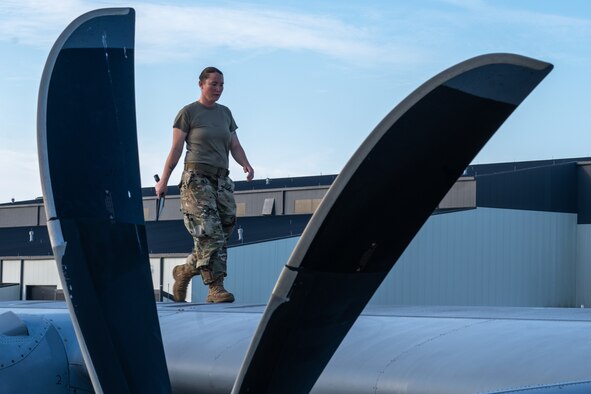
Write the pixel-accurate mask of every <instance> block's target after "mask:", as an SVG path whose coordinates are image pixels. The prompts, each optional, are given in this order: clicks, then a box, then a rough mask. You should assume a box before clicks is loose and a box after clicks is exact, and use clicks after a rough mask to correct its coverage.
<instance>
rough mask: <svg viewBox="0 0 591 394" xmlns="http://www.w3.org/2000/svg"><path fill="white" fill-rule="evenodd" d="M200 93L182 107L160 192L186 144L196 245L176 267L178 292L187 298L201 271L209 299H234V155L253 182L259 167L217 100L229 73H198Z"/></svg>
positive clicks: (184, 187) (189, 218)
mask: <svg viewBox="0 0 591 394" xmlns="http://www.w3.org/2000/svg"><path fill="white" fill-rule="evenodd" d="M199 88H200V89H201V97H199V100H197V101H196V102H194V103H191V104H188V105H186V106H185V107H183V108H182V109H181V110H180V111H179V113H178V115H177V116H176V118H175V120H174V124H173V129H172V148H171V149H170V153H169V154H168V158H167V159H166V163H165V165H164V170H163V171H162V178H161V179H160V181H159V182H158V183H157V184H156V195H157V196H158V197H162V196H164V195H165V194H166V191H167V183H168V180H169V178H170V175H171V173H172V171H173V169H174V168H175V166H176V164H177V163H178V161H179V159H180V157H181V154H182V151H183V147H184V145H185V142H186V144H187V153H186V155H185V168H184V171H183V175H182V178H181V183H180V185H179V186H180V193H181V212H182V213H183V218H184V222H185V226H186V227H187V230H188V231H189V233H190V234H191V236H192V237H193V241H194V244H195V247H194V249H193V252H192V253H191V254H190V255H189V256H188V257H187V261H186V263H185V264H183V265H177V266H176V267H174V269H173V271H172V276H173V277H174V280H175V282H174V286H173V288H172V292H173V296H174V299H175V300H176V301H179V302H180V301H185V298H186V296H187V287H188V285H189V282H190V280H191V278H192V277H193V276H195V275H201V278H202V279H203V283H204V284H205V285H208V286H209V293H208V295H207V300H206V301H207V302H233V301H234V295H232V293H229V292H228V291H227V290H226V289H224V277H225V276H226V275H227V272H226V266H227V257H228V255H227V241H228V239H229V237H230V234H232V230H234V225H235V224H236V203H235V201H234V193H233V192H234V182H232V180H231V179H230V178H229V177H228V174H229V171H228V165H229V153H232V157H233V158H234V160H236V162H237V163H238V164H240V165H241V166H242V168H243V169H244V172H245V173H246V174H247V175H246V179H247V180H248V181H251V180H252V179H253V177H254V169H253V168H252V166H251V165H250V163H249V162H248V159H247V158H246V153H245V152H244V149H243V148H242V145H240V141H239V140H238V136H237V135H236V129H237V128H238V126H236V123H235V122H234V118H233V117H232V113H231V112H230V110H229V109H228V108H227V107H225V106H223V105H221V104H218V103H217V101H218V100H219V98H220V96H221V95H222V91H223V90H224V76H223V74H222V72H221V71H220V70H218V69H217V68H215V67H207V68H205V69H204V70H203V71H202V72H201V75H199Z"/></svg>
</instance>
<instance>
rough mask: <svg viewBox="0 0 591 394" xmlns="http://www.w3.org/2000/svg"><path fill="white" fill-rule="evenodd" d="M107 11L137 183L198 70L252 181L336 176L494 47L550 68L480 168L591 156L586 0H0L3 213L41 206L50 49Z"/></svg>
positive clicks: (152, 163)
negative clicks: (393, 116)
mask: <svg viewBox="0 0 591 394" xmlns="http://www.w3.org/2000/svg"><path fill="white" fill-rule="evenodd" d="M114 6H115V7H122V6H131V7H133V8H135V10H136V17H137V19H136V52H135V56H136V105H137V120H138V138H139V151H140V167H141V172H142V182H143V183H144V186H151V185H152V184H153V180H152V175H153V174H155V173H159V172H161V170H162V166H163V164H164V160H165V158H166V155H167V153H168V150H169V148H170V143H171V136H172V134H171V125H172V121H173V119H174V116H175V115H176V113H177V111H178V110H179V109H180V108H181V107H182V106H183V105H185V104H187V103H189V102H192V101H194V100H196V99H197V98H198V96H199V90H198V87H197V75H198V74H199V72H200V71H201V69H202V68H204V67H205V66H208V65H214V66H216V67H218V68H220V69H222V71H223V72H224V76H225V85H226V86H225V91H224V94H223V96H222V98H221V99H220V103H222V104H225V105H227V106H229V107H230V109H231V110H232V112H233V114H234V117H235V119H236V122H237V123H238V126H239V129H238V135H239V137H240V140H241V141H242V145H243V146H244V148H245V150H246V152H247V154H248V156H249V159H250V161H251V163H252V165H253V167H254V168H255V171H256V174H255V177H256V178H266V177H271V178H273V177H285V176H300V175H318V174H334V173H338V172H339V171H340V170H341V168H342V167H343V166H344V165H345V163H346V162H347V160H348V159H349V157H350V156H351V155H352V154H353V153H354V151H355V150H356V149H357V147H358V146H359V144H361V142H362V141H363V140H364V139H365V137H366V136H367V135H368V134H369V132H370V131H371V130H372V129H373V128H374V126H375V125H376V124H377V123H378V122H379V121H380V120H381V119H382V118H383V117H384V116H385V115H386V114H387V113H388V112H389V111H390V110H391V109H392V108H393V107H394V106H395V105H396V104H398V103H399V102H400V101H401V100H402V99H403V98H404V97H406V96H407V95H408V94H410V93H411V92H412V91H413V90H414V89H415V88H417V87H418V86H419V85H420V84H422V83H423V82H425V81H426V80H428V79H429V78H431V77H432V76H434V75H435V74H437V73H439V72H440V71H442V70H444V69H446V68H448V67H450V66H452V65H454V64H456V63H458V62H460V61H463V60H465V59H467V58H470V57H473V56H477V55H481V54H484V53H491V52H512V53H518V54H521V55H525V56H530V57H534V58H538V59H540V60H544V61H547V62H550V63H553V64H554V66H555V69H554V71H553V72H552V73H551V74H550V75H549V76H548V77H547V79H546V80H544V81H543V82H542V84H541V85H540V86H539V87H538V88H537V89H536V90H535V91H534V92H533V93H532V95H530V97H528V98H527V99H526V101H525V102H524V103H523V104H522V106H521V107H520V108H518V109H517V111H516V112H515V113H514V114H513V115H512V117H511V118H509V120H508V121H507V122H506V123H505V124H504V125H503V126H502V128H501V129H500V130H499V132H498V133H497V134H496V135H495V136H494V137H493V139H492V140H491V141H490V142H489V143H488V144H487V146H485V147H484V149H483V150H482V151H481V153H480V154H479V155H478V157H477V158H476V160H475V161H474V163H493V162H505V161H524V160H538V159H552V158H566V157H579V156H591V100H590V97H589V96H590V88H591V2H589V1H587V0H563V1H559V0H554V1H550V0H531V1H526V0H519V1H510V0H497V1H486V0H415V1H410V0H408V1H402V0H400V1H394V0H392V1H390V0H382V1H371V0H367V1H361V0H359V1H347V2H344V1H340V0H331V1H328V0H326V1H322V0H320V1H305V0H299V1H295V0H294V1H292V0H289V1H215V2H212V1H197V0H195V1H189V0H186V1H168V2H165V1H130V2H125V3H124V2H120V1H90V0H56V1H51V2H46V1H40V0H2V1H1V2H0V51H1V53H2V56H1V58H2V61H1V62H0V178H1V179H2V187H1V188H0V202H7V201H10V199H11V198H13V197H14V198H16V199H17V200H27V199H32V198H35V197H37V196H40V195H41V186H40V181H39V175H38V163H37V153H36V152H37V148H36V106H37V93H38V88H39V80H40V76H41V72H42V70H43V67H44V64H45V61H46V58H47V55H48V53H49V51H50V49H51V46H52V45H53V43H54V42H55V40H56V38H57V37H58V36H59V34H60V33H61V32H62V30H63V29H64V28H65V27H66V26H67V25H68V24H69V23H70V22H71V21H72V20H73V19H75V18H76V17H77V16H78V15H80V14H82V13H84V12H87V11H90V10H92V9H96V8H103V7H114ZM230 170H231V172H232V174H233V178H234V179H235V180H243V179H244V176H243V174H242V172H241V171H240V170H239V169H238V167H237V166H236V165H232V166H231V168H230ZM179 177H180V170H179V168H177V169H176V170H175V173H173V176H172V180H174V181H175V182H176V179H177V178H179Z"/></svg>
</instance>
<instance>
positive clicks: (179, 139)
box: [156, 128, 187, 197]
mask: <svg viewBox="0 0 591 394" xmlns="http://www.w3.org/2000/svg"><path fill="white" fill-rule="evenodd" d="M186 138H187V133H185V132H184V131H183V130H181V129H177V128H173V129H172V147H171V148H170V153H169V154H168V157H167V158H166V162H165V163H164V169H163V170H162V176H161V177H160V182H158V183H156V195H157V196H158V197H162V196H164V195H166V192H167V191H168V180H169V178H170V175H171V174H172V170H174V168H175V167H176V165H177V163H178V162H179V159H180V158H181V155H182V154H183V147H184V146H185V139H186Z"/></svg>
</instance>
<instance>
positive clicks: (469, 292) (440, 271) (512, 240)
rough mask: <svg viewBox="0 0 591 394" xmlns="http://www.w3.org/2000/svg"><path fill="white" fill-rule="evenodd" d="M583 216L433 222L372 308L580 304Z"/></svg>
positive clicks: (496, 214)
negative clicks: (578, 254)
mask: <svg viewBox="0 0 591 394" xmlns="http://www.w3.org/2000/svg"><path fill="white" fill-rule="evenodd" d="M575 246H576V215H574V214H561V213H550V212H533V211H517V210H502V209H486V208H478V209H475V210H470V211H462V212H457V213H453V214H446V215H437V216H432V217H431V218H430V219H429V221H428V222H427V223H426V224H425V226H424V227H423V228H422V229H421V231H420V232H419V233H418V234H417V236H416V237H415V239H414V240H413V242H412V243H411V245H409V247H408V249H407V250H406V251H405V253H404V254H403V255H402V257H401V258H400V260H399V261H398V263H397V264H396V265H395V266H394V268H393V270H392V271H391V272H390V274H389V275H388V277H387V278H386V280H385V281H384V283H383V284H382V286H381V287H380V289H379V290H378V292H377V293H376V295H375V296H374V298H373V299H372V301H371V303H372V304H408V305H493V306H501V305H503V306H572V305H573V304H574V302H575V297H574V291H573V289H574V286H575V283H574V282H575V268H576V267H575Z"/></svg>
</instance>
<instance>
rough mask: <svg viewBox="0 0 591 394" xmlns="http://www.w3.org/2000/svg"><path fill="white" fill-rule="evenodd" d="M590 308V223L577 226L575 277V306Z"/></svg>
mask: <svg viewBox="0 0 591 394" xmlns="http://www.w3.org/2000/svg"><path fill="white" fill-rule="evenodd" d="M581 305H583V306H585V307H587V308H591V224H579V225H578V226H577V278H576V303H575V306H581Z"/></svg>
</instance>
